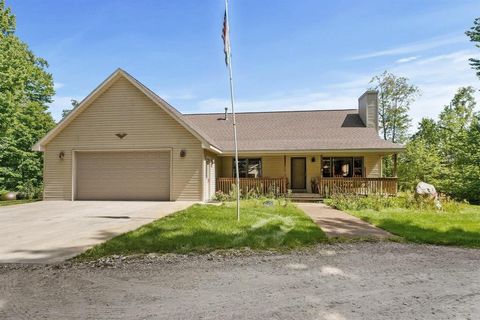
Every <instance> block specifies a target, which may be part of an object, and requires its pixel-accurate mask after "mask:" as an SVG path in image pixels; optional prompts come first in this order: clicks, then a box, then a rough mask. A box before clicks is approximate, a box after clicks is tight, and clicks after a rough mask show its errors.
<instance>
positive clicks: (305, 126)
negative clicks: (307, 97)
mask: <svg viewBox="0 0 480 320" xmlns="http://www.w3.org/2000/svg"><path fill="white" fill-rule="evenodd" d="M183 117H184V118H186V119H187V120H188V122H189V123H191V124H193V125H194V127H195V128H198V130H199V131H200V132H202V133H204V134H205V135H207V136H208V137H209V138H211V139H212V140H213V141H214V142H215V146H217V147H218V148H220V149H221V150H222V151H223V152H230V151H232V150H233V149H234V145H233V129H232V115H231V114H229V115H228V120H222V119H223V118H224V114H223V113H211V114H184V115H183ZM236 119H237V134H238V149H239V151H275V150H278V151H288V150H290V151H294V150H349V149H350V150H360V149H398V150H400V149H403V148H404V147H403V146H402V145H400V144H395V143H392V142H389V141H385V140H383V139H381V138H380V137H379V136H378V134H377V132H376V130H375V129H373V128H366V127H365V125H364V124H363V122H362V120H361V119H360V116H359V115H358V111H357V109H349V110H315V111H279V112H245V113H237V114H236Z"/></svg>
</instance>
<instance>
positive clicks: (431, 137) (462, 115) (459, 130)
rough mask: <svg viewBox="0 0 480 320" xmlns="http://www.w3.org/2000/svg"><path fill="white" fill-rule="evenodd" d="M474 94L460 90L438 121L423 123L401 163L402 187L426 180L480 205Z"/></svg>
mask: <svg viewBox="0 0 480 320" xmlns="http://www.w3.org/2000/svg"><path fill="white" fill-rule="evenodd" d="M474 93H475V90H474V89H473V88H472V87H464V88H460V89H458V91H457V93H456V94H455V96H454V97H453V99H452V101H451V102H450V103H449V104H448V105H446V106H444V108H443V110H442V112H441V113H440V115H439V120H438V121H434V120H432V119H423V120H422V121H421V123H420V126H419V129H418V131H417V132H416V133H415V134H414V135H413V136H412V139H411V141H410V142H409V143H408V144H407V150H406V152H405V154H403V155H402V157H401V160H400V164H399V172H400V173H401V175H400V176H401V178H400V183H401V187H403V188H408V189H412V187H413V186H414V185H415V183H417V182H418V181H420V180H421V181H426V182H429V183H433V184H434V185H436V187H437V188H438V190H439V191H440V192H443V193H446V194H448V195H450V196H452V197H454V198H457V199H466V200H468V201H470V202H475V203H480V149H479V148H478V146H479V145H480V114H478V113H475V111H474V110H475V106H476V102H475V99H474Z"/></svg>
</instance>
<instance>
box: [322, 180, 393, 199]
mask: <svg viewBox="0 0 480 320" xmlns="http://www.w3.org/2000/svg"><path fill="white" fill-rule="evenodd" d="M318 189H319V190H318V193H319V194H320V195H321V196H322V197H329V196H330V195H332V194H336V193H343V194H357V195H369V194H382V195H395V194H396V193H397V178H318Z"/></svg>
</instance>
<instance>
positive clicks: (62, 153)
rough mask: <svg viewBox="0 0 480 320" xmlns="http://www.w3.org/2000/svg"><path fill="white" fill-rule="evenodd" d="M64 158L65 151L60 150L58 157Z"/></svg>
mask: <svg viewBox="0 0 480 320" xmlns="http://www.w3.org/2000/svg"><path fill="white" fill-rule="evenodd" d="M63 158H65V152H63V151H60V153H59V154H58V159H60V160H63Z"/></svg>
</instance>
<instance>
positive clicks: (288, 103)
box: [195, 92, 356, 112]
mask: <svg viewBox="0 0 480 320" xmlns="http://www.w3.org/2000/svg"><path fill="white" fill-rule="evenodd" d="M225 107H228V108H229V109H230V100H228V99H218V98H210V99H205V100H202V101H200V102H199V103H198V105H197V107H196V108H195V109H196V111H197V112H223V110H224V108H225ZM355 107H356V105H352V99H351V98H350V97H346V96H343V95H336V94H335V93H333V94H329V93H326V92H310V93H304V94H299V93H292V92H287V93H285V94H284V95H281V96H276V97H269V98H265V99H259V100H247V99H237V101H236V102H235V110H236V111H239V112H246V111H274V110H275V111H282V110H318V109H350V108H355Z"/></svg>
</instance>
